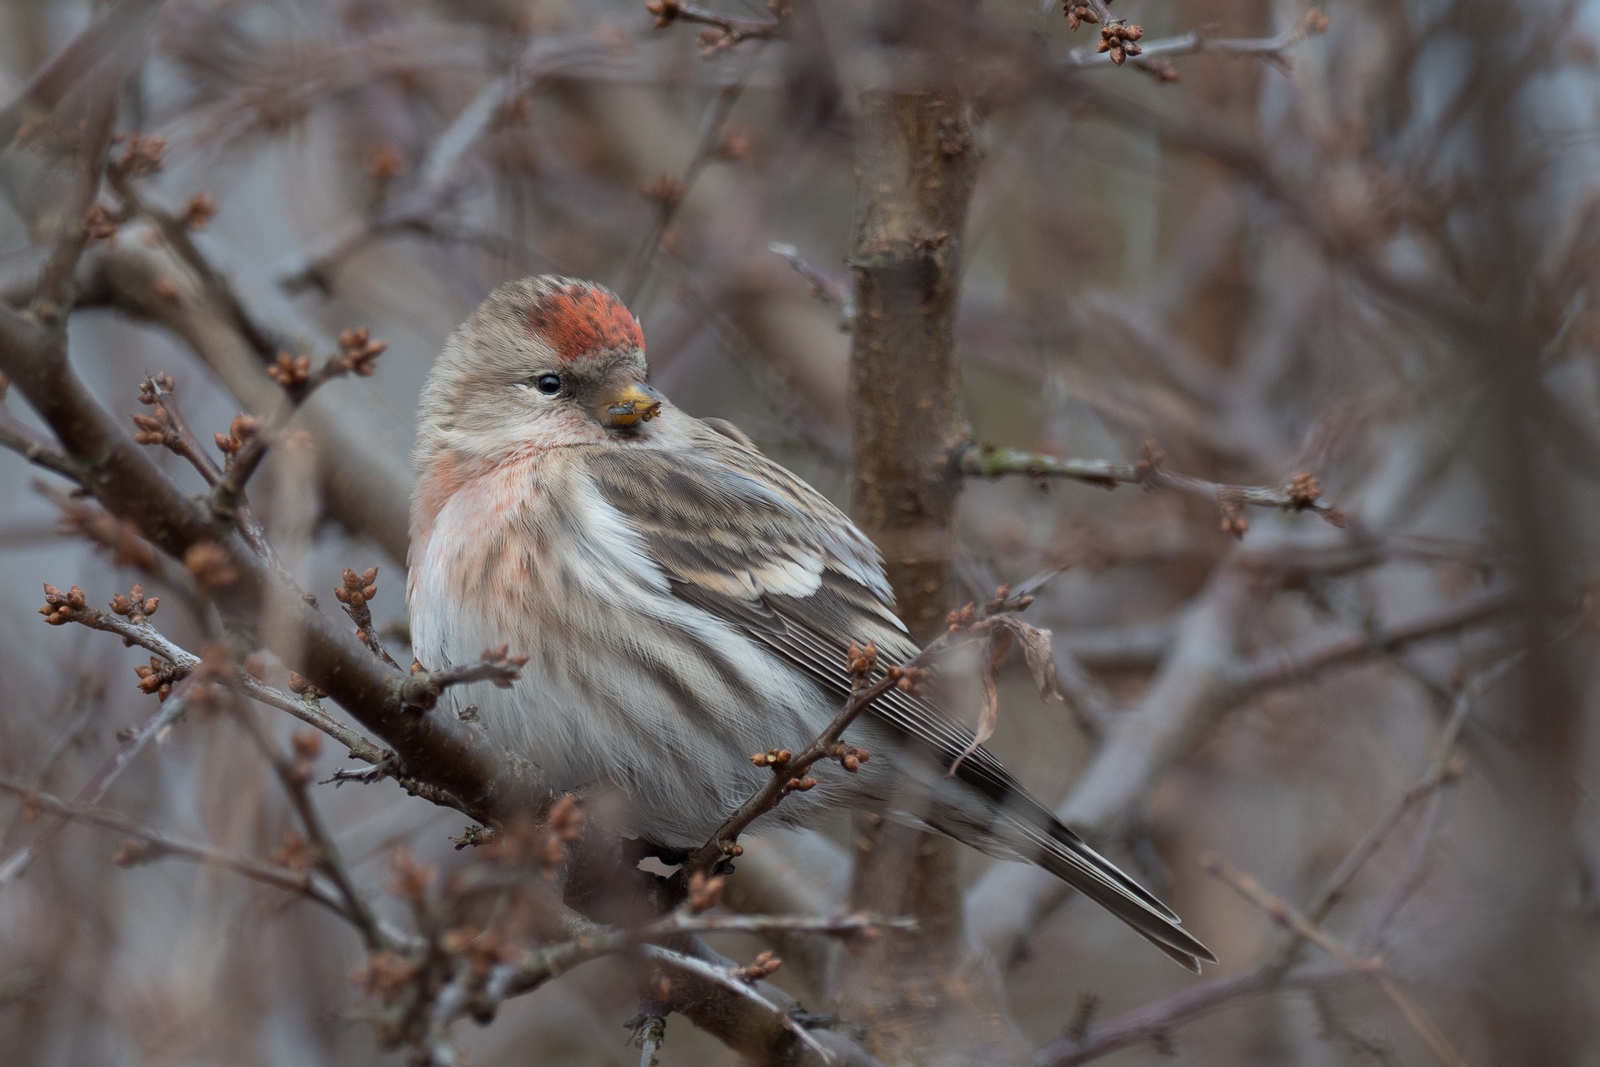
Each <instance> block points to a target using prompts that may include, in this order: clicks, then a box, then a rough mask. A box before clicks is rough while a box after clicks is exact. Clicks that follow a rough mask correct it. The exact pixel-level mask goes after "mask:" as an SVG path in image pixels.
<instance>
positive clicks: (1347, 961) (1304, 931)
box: [1200, 856, 1464, 1067]
mask: <svg viewBox="0 0 1600 1067" xmlns="http://www.w3.org/2000/svg"><path fill="white" fill-rule="evenodd" d="M1200 865H1201V866H1202V867H1204V868H1205V870H1206V871H1207V872H1208V873H1209V874H1211V875H1213V876H1215V877H1216V878H1218V879H1219V880H1221V881H1222V882H1223V883H1224V884H1226V885H1227V886H1228V887H1230V888H1231V889H1233V890H1234V892H1236V893H1238V894H1239V895H1240V896H1242V897H1244V898H1245V899H1246V900H1248V901H1250V902H1251V903H1253V904H1255V905H1256V906H1257V907H1259V908H1261V909H1262V910H1263V911H1265V912H1266V913H1267V914H1268V915H1270V916H1271V917H1272V919H1273V920H1274V921H1275V922H1277V923H1278V924H1279V925H1281V926H1284V927H1287V928H1288V929H1290V930H1293V931H1294V932H1295V934H1296V935H1298V936H1299V937H1301V938H1303V939H1304V940H1306V941H1309V942H1311V943H1312V944H1314V945H1316V946H1317V947H1318V948H1320V949H1322V950H1323V951H1324V952H1326V953H1328V954H1329V955H1330V956H1332V957H1333V958H1334V959H1336V960H1338V961H1339V962H1340V963H1342V964H1344V965H1345V966H1346V967H1348V968H1350V969H1351V970H1353V971H1360V972H1361V973H1363V974H1366V975H1368V976H1369V977H1371V978H1372V980H1373V981H1374V982H1375V983H1376V984H1377V986H1378V988H1379V989H1381V990H1383V993H1384V996H1386V997H1388V998H1389V1001H1390V1002H1391V1003H1392V1004H1394V1006H1395V1008H1396V1009H1397V1010H1398V1011H1399V1012H1400V1014H1401V1015H1402V1016H1404V1017H1405V1020H1406V1022H1408V1023H1409V1024H1410V1025H1411V1028H1412V1029H1413V1030H1415V1031H1416V1032H1417V1036H1419V1037H1421V1038H1422V1040H1423V1041H1424V1042H1425V1043H1426V1044H1427V1046H1428V1048H1430V1049H1431V1050H1432V1051H1433V1054H1434V1055H1435V1056H1436V1057H1438V1059H1439V1062H1440V1063H1442V1064H1444V1065H1445V1067H1464V1065H1463V1063H1462V1060H1461V1056H1460V1054H1459V1053H1457V1052H1456V1050H1455V1048H1454V1047H1453V1046H1452V1045H1451V1044H1450V1040H1449V1038H1447V1037H1445V1035H1444V1033H1443V1032H1442V1031H1441V1030H1440V1029H1439V1028H1438V1027H1437V1026H1435V1025H1434V1024H1433V1021H1432V1020H1430V1019H1429V1018H1428V1017H1427V1016H1426V1015H1424V1014H1423V1012H1422V1010H1421V1009H1420V1008H1418V1007H1417V1006H1416V1005H1414V1004H1412V1003H1411V1000H1410V998H1408V997H1407V996H1406V995H1405V994H1404V993H1403V992H1401V990H1400V987H1399V986H1398V985H1396V984H1395V982H1394V979H1393V978H1392V977H1391V976H1390V975H1389V973H1388V972H1387V971H1385V970H1384V965H1383V957H1381V956H1368V957H1365V958H1362V957H1360V956H1358V955H1356V954H1355V953H1354V952H1352V951H1351V950H1350V949H1348V948H1346V947H1345V946H1344V945H1342V944H1340V943H1339V941H1338V940H1337V939H1335V938H1334V937H1333V936H1331V935H1330V934H1328V933H1327V932H1326V931H1324V930H1323V929H1322V928H1321V927H1320V926H1318V925H1317V924H1315V923H1313V922H1311V921H1310V920H1308V919H1307V918H1306V917H1305V916H1304V915H1302V914H1300V913H1299V912H1298V911H1296V910H1295V909H1294V908H1292V907H1290V906H1289V904H1288V902H1287V901H1285V900H1283V899H1282V898H1281V897H1277V896H1274V895H1273V894H1272V893H1270V892H1268V891H1267V890H1266V889H1265V888H1264V887H1263V886H1262V885H1261V883H1260V882H1258V881H1256V879H1255V878H1254V877H1253V876H1251V875H1249V874H1246V873H1244V872H1243V871H1239V870H1236V869H1234V868H1233V867H1231V866H1229V865H1228V864H1227V863H1224V862H1223V861H1222V860H1219V859H1217V858H1216V857H1214V856H1204V857H1202V858H1201V861H1200Z"/></svg>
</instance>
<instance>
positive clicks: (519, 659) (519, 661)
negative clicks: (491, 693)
mask: <svg viewBox="0 0 1600 1067" xmlns="http://www.w3.org/2000/svg"><path fill="white" fill-rule="evenodd" d="M479 659H480V660H482V662H484V663H487V664H489V665H490V666H494V667H510V668H512V669H511V670H508V671H507V672H506V673H505V674H499V675H496V676H494V677H493V678H490V679H489V684H490V685H493V686H494V687H496V688H497V689H510V688H511V683H512V682H514V681H516V680H517V679H518V678H521V677H522V672H521V671H519V670H516V669H515V668H518V667H523V666H526V665H527V662H528V657H527V656H513V655H511V646H510V645H501V646H500V647H499V648H489V649H485V650H484V652H483V655H482V656H480V657H479Z"/></svg>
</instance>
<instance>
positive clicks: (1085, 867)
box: [1007, 810, 1217, 974]
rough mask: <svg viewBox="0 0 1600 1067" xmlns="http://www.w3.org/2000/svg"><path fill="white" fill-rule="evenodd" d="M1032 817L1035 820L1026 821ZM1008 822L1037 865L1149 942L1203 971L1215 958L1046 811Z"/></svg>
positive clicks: (1013, 815) (1017, 815) (1162, 908)
mask: <svg viewBox="0 0 1600 1067" xmlns="http://www.w3.org/2000/svg"><path fill="white" fill-rule="evenodd" d="M1029 815H1032V816H1034V817H1033V818H1028V816H1029ZM1007 818H1008V820H1009V821H1011V822H1012V824H1013V827H1014V828H1015V829H1016V830H1020V831H1021V833H1022V835H1023V836H1025V838H1026V840H1027V841H1028V842H1030V843H1031V844H1032V845H1033V847H1034V853H1033V855H1032V856H1031V857H1030V858H1031V859H1033V860H1034V862H1036V863H1038V864H1039V866H1041V867H1043V868H1044V869H1045V870H1047V871H1049V872H1050V873H1051V874H1053V875H1055V876H1056V877H1057V878H1059V879H1061V880H1062V881H1063V882H1066V883H1067V884H1068V885H1070V886H1071V887H1072V888H1074V889H1076V890H1077V891H1078V892H1080V893H1082V894H1083V895H1084V896H1086V897H1088V898H1089V899H1090V900H1092V901H1094V902H1095V903H1096V904H1099V905H1100V906H1101V907H1102V908H1105V909H1106V910H1107V911H1109V912H1110V913H1111V914H1113V915H1115V916H1116V917H1117V918H1119V919H1121V920H1122V921H1123V922H1125V923H1127V924H1128V925H1129V926H1131V927H1133V929H1134V930H1135V931H1136V932H1138V934H1139V935H1140V936H1141V937H1143V938H1144V939H1145V940H1146V941H1149V942H1150V943H1151V944H1152V945H1154V946H1155V947H1156V948H1158V949H1160V950H1161V951H1162V952H1164V953H1166V955H1167V956H1168V957H1170V958H1171V959H1173V960H1176V961H1177V962H1178V963H1179V964H1181V965H1182V966H1184V967H1187V968H1188V969H1189V970H1191V971H1194V972H1195V973H1196V974H1198V973H1200V961H1202V960H1205V961H1207V962H1209V963H1216V962H1217V957H1216V955H1215V954H1214V953H1213V952H1212V951H1211V950H1210V949H1208V948H1206V946H1205V945H1203V944H1202V943H1201V942H1200V941H1199V939H1197V938H1196V937H1195V936H1194V935H1193V934H1191V933H1189V932H1188V931H1187V930H1185V929H1184V928H1183V927H1182V926H1180V925H1179V919H1178V916H1177V915H1176V914H1175V913H1174V912H1173V911H1172V909H1171V908H1169V907H1167V906H1166V905H1165V904H1163V903H1161V901H1159V900H1157V899H1156V898H1155V897H1154V896H1153V895H1152V894H1151V893H1150V892H1149V891H1148V890H1146V889H1145V888H1144V887H1143V886H1141V885H1140V884H1139V883H1138V882H1135V881H1134V880H1133V879H1132V878H1129V877H1128V876H1127V875H1126V874H1123V873H1122V872H1121V871H1120V870H1118V869H1117V868H1116V866H1115V865H1114V864H1112V863H1111V862H1110V861H1109V860H1107V859H1106V858H1105V857H1104V856H1101V855H1100V854H1099V853H1098V852H1096V851H1095V850H1094V849H1092V848H1090V847H1089V846H1088V845H1087V844H1085V843H1084V841H1083V839H1082V838H1080V837H1079V836H1078V835H1077V834H1075V833H1073V832H1072V831H1071V830H1070V829H1069V828H1067V826H1065V825H1064V824H1063V823H1062V822H1061V821H1060V820H1059V819H1057V818H1056V817H1055V816H1054V815H1052V814H1050V813H1049V812H1048V811H1043V810H1041V811H1039V812H1037V813H1034V812H1029V813H1027V814H1023V813H1012V812H1007Z"/></svg>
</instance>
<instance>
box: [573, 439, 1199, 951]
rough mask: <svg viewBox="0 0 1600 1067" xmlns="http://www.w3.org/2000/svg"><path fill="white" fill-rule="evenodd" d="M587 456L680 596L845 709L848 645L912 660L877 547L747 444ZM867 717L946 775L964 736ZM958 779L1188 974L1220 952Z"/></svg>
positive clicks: (1072, 846)
mask: <svg viewBox="0 0 1600 1067" xmlns="http://www.w3.org/2000/svg"><path fill="white" fill-rule="evenodd" d="M583 451H584V455H583V457H582V458H583V466H584V468H585V470H586V471H587V472H588V474H589V475H590V477H591V478H592V479H593V482H594V485H595V487H596V488H597V489H598V490H599V492H600V494H601V496H602V497H603V498H604V499H605V500H606V501H607V502H608V503H610V504H611V505H612V506H613V507H615V508H616V509H617V510H618V511H619V512H621V513H622V514H623V516H624V517H625V518H626V519H627V521H628V524H629V527H630V528H631V529H632V530H633V531H634V532H635V533H636V534H637V535H638V536H639V537H640V538H641V540H642V542H643V545H644V548H645V550H646V551H647V552H648V553H649V554H650V556H651V558H652V559H654V560H655V562H656V563H657V565H658V566H660V567H661V568H662V570H663V571H664V572H665V573H666V575H667V578H668V580H669V581H670V582H671V583H672V588H673V592H674V593H675V594H676V595H677V596H679V597H681V598H682V599H684V600H686V601H688V602H690V603H692V604H694V605H696V606H697V607H700V608H702V609H703V610H705V611H708V612H710V613H712V614H714V615H716V616H717V617H719V618H721V619H723V620H724V621H725V622H727V623H729V624H731V625H733V626H735V627H737V628H738V629H739V630H740V631H741V632H743V633H745V634H746V635H747V636H749V637H751V638H753V639H755V640H757V641H759V642H761V643H762V644H763V645H765V646H766V647H767V648H768V649H770V650H771V651H772V652H773V653H774V654H776V655H778V656H781V657H783V658H784V659H785V660H787V661H788V662H789V663H791V664H793V665H795V666H797V667H799V668H800V669H801V670H802V671H804V672H805V673H806V674H808V675H809V676H810V677H811V678H813V679H814V680H815V681H817V682H818V683H819V684H820V685H821V686H822V688H823V689H824V690H826V691H827V692H829V693H830V694H831V695H833V696H834V698H835V699H836V700H838V702H839V704H840V706H842V705H843V703H844V701H845V700H847V699H848V697H849V694H850V691H851V684H852V679H851V676H850V672H849V669H848V667H847V665H846V651H847V649H848V647H849V645H850V644H851V643H852V642H854V643H857V644H863V645H864V644H865V643H866V642H867V641H871V642H873V643H874V644H875V645H877V647H878V649H879V650H880V654H881V656H880V661H881V662H882V663H884V664H885V665H888V664H897V663H904V662H906V661H908V660H910V659H911V658H912V657H914V656H915V655H916V654H917V651H918V648H917V644H916V642H915V641H914V640H912V638H911V636H910V634H908V633H907V632H906V630H905V627H904V626H903V625H902V624H901V623H900V621H899V619H898V618H896V617H895V615H894V611H893V603H894V601H893V593H892V592H891V591H890V589H889V585H888V582H887V580H886V579H885V577H884V574H883V567H882V562H881V559H880V557H879V555H878V552H877V549H876V548H874V547H873V545H872V544H871V542H870V541H868V540H867V538H866V537H865V536H864V535H863V534H862V533H861V532H860V531H859V530H858V529H856V527H855V526H854V524H852V523H851V522H850V520H849V519H848V518H847V517H846V516H845V515H844V514H843V513H842V512H841V511H839V510H838V509H837V508H835V507H834V506H833V505H832V504H831V503H829V502H828V501H827V499H826V498H824V497H823V496H822V495H821V494H820V493H818V492H817V491H816V490H815V489H813V488H812V487H811V486H809V485H807V484H806V483H805V482H803V481H802V480H800V479H799V478H797V477H795V476H794V475H793V474H791V473H790V472H788V471H786V470H784V469H783V468H782V467H780V466H778V465H777V464H775V463H773V462H772V461H770V460H768V459H767V458H766V457H765V456H763V455H761V454H760V453H759V452H757V451H756V450H755V449H754V448H753V447H749V446H746V445H744V444H743V443H741V442H739V441H737V440H735V439H734V438H731V437H728V436H725V435H722V434H720V433H715V432H713V431H711V430H709V429H707V430H702V431H701V432H700V433H699V434H698V435H696V436H695V438H694V440H693V445H692V447H689V448H674V449H672V450H670V451H669V450H666V449H657V448H648V447H640V448H622V449H614V448H598V447H597V448H586V449H584V450H583ZM871 713H872V714H873V715H874V716H875V717H876V718H877V719H878V720H879V721H881V722H883V723H884V724H885V725H887V726H889V727H891V728H892V729H894V730H895V731H897V732H898V733H900V734H901V735H903V736H904V737H905V738H906V739H907V740H908V742H910V743H912V744H915V745H919V746H922V747H923V748H924V749H925V750H926V751H928V752H929V753H930V754H931V755H932V756H933V757H934V758H935V759H936V760H937V761H938V764H939V766H941V767H943V768H945V769H946V770H948V769H949V768H950V767H951V765H953V764H956V760H957V759H958V758H959V757H960V756H961V754H962V753H963V752H966V751H968V749H969V747H970V746H971V744H972V740H973V735H972V731H971V730H969V729H968V728H967V726H966V725H965V724H964V723H962V722H960V721H959V720H957V719H955V718H953V717H952V716H951V715H949V714H948V713H946V712H945V711H943V710H942V709H940V708H938V707H937V706H936V705H934V704H932V703H930V702H929V701H927V700H924V699H922V698H919V697H914V696H911V695H910V694H907V693H904V692H901V691H900V690H897V689H895V690H890V691H889V692H888V693H887V694H885V695H884V696H883V697H880V698H879V699H878V700H877V701H875V702H874V704H873V707H872V708H871ZM955 778H956V779H957V780H958V781H960V782H962V783H964V784H966V785H968V786H970V787H972V788H974V789H976V790H977V791H978V792H980V793H981V794H983V795H984V796H986V797H987V798H988V799H989V800H990V801H991V802H992V803H993V804H994V806H995V807H996V809H998V810H999V811H1000V812H1001V813H1002V814H1003V815H1004V816H1005V817H1006V818H1007V819H1008V820H1010V822H1011V823H1012V824H1013V825H1014V826H1015V827H1016V828H1019V829H1021V831H1022V832H1023V833H1024V835H1025V836H1026V837H1027V838H1028V839H1029V840H1031V841H1032V842H1033V844H1034V845H1035V846H1036V849H1037V852H1036V855H1035V856H1034V857H1033V858H1035V859H1036V860H1037V861H1038V862H1039V863H1040V864H1041V865H1043V866H1044V867H1045V868H1046V869H1048V870H1050V871H1051V872H1052V873H1054V874H1055V875H1057V876H1058V877H1060V878H1062V879H1063V880H1064V881H1067V882H1068V883H1070V884H1071V885H1073V886H1074V887H1076V888H1078V889H1079V890H1081V891H1082V892H1083V893H1084V894H1085V895H1086V896H1089V897H1090V898H1091V899H1094V900H1096V901H1097V902H1099V903H1100V904H1102V905H1103V906H1105V907H1106V908H1107V909H1108V910H1110V911H1111V912H1112V913H1113V914H1116V915H1117V916H1118V917H1119V918H1122V919H1123V920H1124V921H1125V922H1127V923H1129V925H1131V926H1133V927H1134V928H1135V929H1136V930H1138V931H1139V933H1141V934H1143V935H1144V936H1145V937H1146V938H1147V939H1148V940H1150V941H1151V942H1152V943H1154V944H1155V945H1156V946H1157V947H1158V948H1160V949H1161V950H1162V951H1163V952H1165V953H1166V954H1167V955H1169V956H1171V957H1172V958H1173V959H1176V960H1177V961H1178V962H1179V963H1182V964H1183V965H1184V966H1186V967H1188V968H1190V969H1191V970H1198V964H1197V963H1196V957H1198V958H1200V959H1214V958H1215V957H1213V956H1212V955H1211V953H1210V951H1209V950H1208V949H1206V947H1205V946H1204V945H1202V944H1201V943H1200V942H1199V941H1197V940H1195V939H1194V938H1193V937H1192V936H1190V935H1189V934H1188V933H1187V932H1185V931H1184V930H1183V929H1182V928H1181V927H1179V926H1177V925H1176V923H1177V916H1176V915H1175V914H1174V913H1173V912H1172V911H1171V910H1170V909H1169V908H1167V907H1166V905H1164V904H1162V903H1161V901H1159V900H1158V899H1156V898H1155V897H1154V896H1152V895H1151V894H1150V893H1149V892H1147V891H1146V890H1145V889H1144V888H1143V887H1142V886H1140V885H1139V884H1138V883H1137V882H1135V881H1133V879H1131V878H1129V877H1128V876H1127V875H1125V874H1123V873H1122V872H1121V871H1120V870H1118V869H1117V868H1116V867H1115V866H1114V865H1112V864H1111V863H1109V862H1108V861H1106V860H1105V859H1103V858H1102V857H1100V856H1099V855H1098V854H1096V853H1095V852H1094V851H1093V850H1092V849H1090V848H1089V847H1088V846H1087V845H1086V844H1084V842H1083V841H1082V839H1080V838H1079V837H1078V836H1077V835H1076V834H1074V833H1073V832H1072V831H1071V830H1070V829H1068V828H1067V827H1066V826H1064V825H1063V824H1062V823H1061V822H1060V821H1059V820H1057V819H1056V818H1055V816H1054V815H1053V814H1052V813H1051V812H1050V811H1049V809H1048V808H1046V807H1044V805H1042V804H1040V803H1039V802H1038V801H1037V800H1036V799H1034V798H1033V797H1032V796H1031V795H1030V794H1029V793H1028V792H1027V790H1025V789H1024V788H1023V787H1022V785H1021V783H1019V782H1018V781H1017V780H1016V778H1015V777H1013V776H1012V774H1011V773H1010V772H1009V771H1007V770H1006V769H1005V767H1004V766H1002V765H1001V763H1000V761H999V760H997V759H995V757H994V756H993V755H992V754H991V753H989V752H988V751H987V750H986V749H984V748H982V747H979V748H977V749H976V750H975V751H973V752H972V753H971V754H970V755H968V756H967V757H966V758H965V759H964V760H961V762H960V763H959V764H957V765H956V771H955ZM957 836H962V835H957ZM970 843H972V844H974V845H977V846H979V847H982V845H983V844H984V842H980V841H973V842H970Z"/></svg>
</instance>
